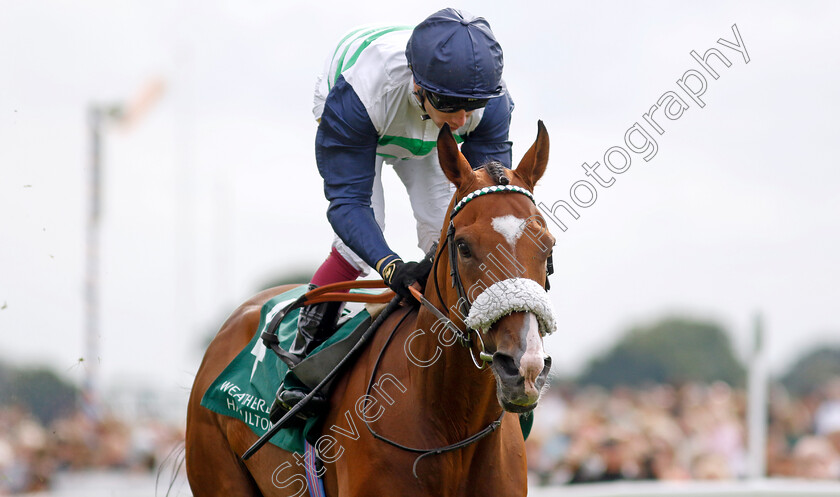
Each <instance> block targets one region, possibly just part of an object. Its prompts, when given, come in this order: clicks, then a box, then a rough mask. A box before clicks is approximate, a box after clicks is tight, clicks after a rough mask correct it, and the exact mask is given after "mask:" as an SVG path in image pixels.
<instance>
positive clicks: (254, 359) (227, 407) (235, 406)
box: [201, 286, 534, 454]
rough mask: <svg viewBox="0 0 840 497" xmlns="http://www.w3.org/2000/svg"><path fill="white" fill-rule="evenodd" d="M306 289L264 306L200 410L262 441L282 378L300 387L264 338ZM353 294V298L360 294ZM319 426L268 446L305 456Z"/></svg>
mask: <svg viewBox="0 0 840 497" xmlns="http://www.w3.org/2000/svg"><path fill="white" fill-rule="evenodd" d="M305 290H306V286H301V287H298V288H296V289H294V290H290V291H288V292H285V293H282V294H280V295H277V296H276V297H274V298H272V299H271V300H269V301H268V302H266V303H265V304H264V305H263V306H262V309H261V310H260V324H259V327H258V328H257V332H256V333H255V334H254V338H252V339H251V341H250V342H248V345H246V346H245V348H244V349H242V351H241V352H239V354H238V355H237V356H236V358H235V359H234V360H233V361H231V363H230V364H228V366H227V367H226V368H225V369H224V371H222V373H221V374H220V375H219V377H218V378H216V379H215V380H214V381H213V383H212V384H211V385H210V387H209V388H208V389H207V392H205V394H204V397H203V398H202V399H201V405H202V406H204V407H206V408H207V409H210V410H211V411H213V412H216V413H219V414H221V415H223V416H229V417H232V418H236V419H239V420H240V421H242V422H243V423H245V424H246V425H248V428H250V429H251V431H252V432H254V434H255V435H257V436H259V437H261V436H263V435H264V434H265V433H266V432H267V431H268V429H269V428H270V427H271V422H270V421H269V419H268V413H269V410H270V408H271V403H272V401H273V400H274V395H275V394H276V393H277V389H278V388H279V387H280V383H281V378H282V379H285V380H287V381H289V384H290V385H291V384H296V385H300V384H299V383H297V382H296V381H295V380H296V378H294V376H293V375H288V378H287V373H288V371H289V368H288V366H286V364H285V363H284V362H283V361H281V360H280V359H279V358H278V357H277V355H276V354H275V353H274V352H272V351H271V350H270V349H267V348H266V347H265V345H264V344H263V342H262V339H261V338H260V335H261V334H262V332H263V331H264V330H265V327H266V323H268V322H270V321H271V318H273V317H274V314H275V313H276V312H277V311H279V310H281V309H283V308H284V307H285V306H286V305H288V304H289V303H291V302H292V301H294V300H295V299H297V298H298V297H299V296H301V295H302V294H303V293H304V291H305ZM353 292H354V293H355V292H357V290H354V291H353ZM358 292H359V293H376V292H370V291H364V290H358ZM299 313H300V309H295V310H293V311H291V312H290V313H289V315H288V316H286V317H285V318H284V319H283V322H282V323H280V326H279V327H278V328H277V337H278V338H279V340H280V347H282V348H284V349H286V350H288V349H289V346H290V345H291V344H292V342H293V341H294V338H295V334H296V333H297V317H298V314H299ZM369 317H370V316H369V314H368V312H367V311H364V310H363V311H360V312H359V313H358V314H356V315H355V316H353V317H352V318H351V319H350V320H349V321H347V323H346V324H344V325H343V326H342V327H341V328H340V329H339V330H338V331H336V333H335V334H334V335H333V336H332V337H330V338H329V339H328V340H327V341H326V342H324V343H323V344H322V345H320V346H319V347H318V348H317V349H315V351H314V352H317V351H319V350H321V349H323V348H325V347H328V346H330V345H332V344H333V343H335V342H338V341H340V340H342V339H344V338H346V337H347V336H348V335H349V334H350V333H352V332H353V330H355V329H356V327H357V326H358V325H359V324H360V323H362V322H363V321H364V320H365V319H368V318H369ZM314 352H313V353H314ZM533 420H534V417H533V415H532V414H531V413H528V414H526V415H522V416H519V423H520V425H521V427H522V434H523V435H524V436H525V438H528V434H529V433H530V431H531V425H532V424H533ZM319 421H320V419H319V418H311V419H309V420H307V422H306V425H305V426H304V427H303V429H302V430H301V429H300V428H283V429H281V430H280V431H279V432H278V433H277V434H276V435H274V436H273V437H272V438H271V440H270V443H272V444H274V445H276V446H278V447H280V448H282V449H284V450H287V451H289V452H297V453H299V454H303V453H304V440H305V437H306V436H308V435H309V432H310V430H312V429H313V427H315V426H316V425H317V424H318V423H319Z"/></svg>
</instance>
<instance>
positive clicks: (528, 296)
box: [465, 278, 557, 335]
mask: <svg viewBox="0 0 840 497" xmlns="http://www.w3.org/2000/svg"><path fill="white" fill-rule="evenodd" d="M516 311H522V312H533V313H534V315H536V316H537V321H538V322H539V325H540V333H541V334H543V335H548V334H550V333H553V332H554V330H556V329H557V324H556V323H555V320H554V309H553V308H552V306H551V301H550V300H549V299H548V293H546V291H545V290H544V289H543V287H542V286H540V284H539V283H537V282H536V281H534V280H529V279H527V278H510V279H507V280H504V281H499V282H496V283H493V284H492V285H490V286H489V287H488V288H487V289H485V290H484V291H483V292H481V294H480V295H479V296H478V297H477V298H476V299H475V302H473V303H472V307H471V308H470V313H469V315H468V316H467V319H466V321H465V323H466V325H467V326H469V327H470V328H472V329H474V330H479V331H481V332H482V333H486V332H487V330H489V329H490V327H491V326H493V323H495V322H496V321H498V320H499V319H501V318H503V317H504V316H507V315H508V314H510V313H512V312H516Z"/></svg>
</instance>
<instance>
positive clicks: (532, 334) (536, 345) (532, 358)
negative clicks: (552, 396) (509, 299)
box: [519, 312, 545, 397]
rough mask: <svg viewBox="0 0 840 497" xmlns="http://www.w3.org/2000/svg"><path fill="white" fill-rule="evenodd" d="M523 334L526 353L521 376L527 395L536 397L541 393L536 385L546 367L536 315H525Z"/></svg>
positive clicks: (523, 358)
mask: <svg viewBox="0 0 840 497" xmlns="http://www.w3.org/2000/svg"><path fill="white" fill-rule="evenodd" d="M521 333H522V334H523V335H524V336H525V353H524V354H522V358H521V359H520V360H519V374H521V375H522V377H523V378H525V393H526V395H528V396H529V397H532V396H533V397H536V396H538V395H539V391H537V388H536V386H535V385H534V383H535V382H536V381H537V377H538V376H539V374H540V373H541V372H542V370H543V368H544V367H545V350H544V349H543V342H542V337H540V326H539V323H538V322H537V316H535V315H534V313H532V312H527V313H525V320H524V321H523V323H522V330H521Z"/></svg>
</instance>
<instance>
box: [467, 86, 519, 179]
mask: <svg viewBox="0 0 840 497" xmlns="http://www.w3.org/2000/svg"><path fill="white" fill-rule="evenodd" d="M512 112H513V100H512V99H511V98H510V92H506V93H505V94H504V95H502V96H501V97H498V98H494V99H491V100H490V101H489V102H487V106H486V107H485V108H484V115H482V116H481V122H479V123H478V126H477V127H476V128H475V129H474V130H473V131H472V132H471V133H470V134H468V135H467V136H465V137H464V144H463V145H462V146H461V153H463V154H464V157H466V158H467V161H468V162H469V163H470V165H472V166H473V167H479V166H481V165H482V164H484V163H486V162H490V161H493V160H495V161H499V162H501V163H502V164H504V166H505V167H506V168H508V169H510V167H511V161H512V160H513V158H512V153H511V145H512V142H511V141H510V137H509V134H510V115H511V113H512Z"/></svg>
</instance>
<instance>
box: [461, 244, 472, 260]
mask: <svg viewBox="0 0 840 497" xmlns="http://www.w3.org/2000/svg"><path fill="white" fill-rule="evenodd" d="M458 252H459V253H460V254H461V257H471V256H472V252H470V246H469V245H467V243H466V242H458Z"/></svg>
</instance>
